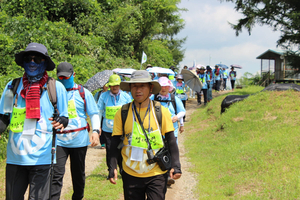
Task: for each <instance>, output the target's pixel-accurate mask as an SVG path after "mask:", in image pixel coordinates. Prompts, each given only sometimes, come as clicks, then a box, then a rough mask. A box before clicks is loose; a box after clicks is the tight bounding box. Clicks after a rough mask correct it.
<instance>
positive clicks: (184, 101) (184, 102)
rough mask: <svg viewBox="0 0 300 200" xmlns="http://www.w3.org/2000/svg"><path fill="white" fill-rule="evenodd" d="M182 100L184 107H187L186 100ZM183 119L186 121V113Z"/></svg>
mask: <svg viewBox="0 0 300 200" xmlns="http://www.w3.org/2000/svg"><path fill="white" fill-rule="evenodd" d="M181 101H182V104H183V107H184V109H185V106H186V100H181ZM183 121H185V115H184V117H183Z"/></svg>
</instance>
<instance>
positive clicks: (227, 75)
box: [223, 69, 229, 79]
mask: <svg viewBox="0 0 300 200" xmlns="http://www.w3.org/2000/svg"><path fill="white" fill-rule="evenodd" d="M223 78H224V79H227V78H229V73H228V70H227V69H225V70H223Z"/></svg>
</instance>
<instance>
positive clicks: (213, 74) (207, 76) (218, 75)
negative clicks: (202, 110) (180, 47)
mask: <svg viewBox="0 0 300 200" xmlns="http://www.w3.org/2000/svg"><path fill="white" fill-rule="evenodd" d="M183 69H186V70H188V67H187V66H186V65H185V66H184V67H183ZM196 73H197V75H198V76H199V79H200V82H201V83H202V89H201V91H200V92H199V91H193V90H192V89H190V90H189V91H190V95H189V98H195V94H196V95H197V102H198V105H200V104H201V103H202V102H201V97H202V96H203V102H204V105H206V104H207V103H208V102H210V101H211V100H212V90H213V89H214V90H215V91H216V92H219V91H220V90H226V88H227V80H230V83H231V88H232V90H234V84H235V80H236V71H234V67H231V71H230V72H228V70H227V69H225V68H220V67H219V66H218V65H215V67H214V69H212V68H211V67H210V66H209V65H208V66H206V67H205V66H203V65H196ZM221 86H222V87H221ZM221 88H222V89H221ZM187 90H188V89H187Z"/></svg>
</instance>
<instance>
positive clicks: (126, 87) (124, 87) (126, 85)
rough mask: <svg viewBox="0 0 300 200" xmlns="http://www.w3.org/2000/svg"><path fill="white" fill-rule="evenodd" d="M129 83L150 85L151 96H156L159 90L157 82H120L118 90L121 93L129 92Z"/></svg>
mask: <svg viewBox="0 0 300 200" xmlns="http://www.w3.org/2000/svg"><path fill="white" fill-rule="evenodd" d="M131 83H151V84H152V85H153V89H152V92H151V93H152V94H158V93H159V92H160V90H161V86H160V84H159V83H158V82H157V81H150V82H149V81H138V80H137V81H124V82H121V84H120V88H121V90H123V91H130V84H131Z"/></svg>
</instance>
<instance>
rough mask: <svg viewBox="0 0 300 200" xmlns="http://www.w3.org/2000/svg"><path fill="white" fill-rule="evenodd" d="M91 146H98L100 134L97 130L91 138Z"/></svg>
mask: <svg viewBox="0 0 300 200" xmlns="http://www.w3.org/2000/svg"><path fill="white" fill-rule="evenodd" d="M90 143H91V147H94V146H97V145H98V144H99V143H100V142H99V135H98V133H97V132H93V133H92V135H91V138H90Z"/></svg>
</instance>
